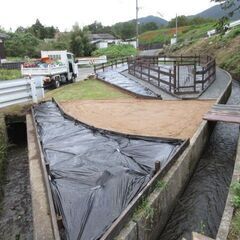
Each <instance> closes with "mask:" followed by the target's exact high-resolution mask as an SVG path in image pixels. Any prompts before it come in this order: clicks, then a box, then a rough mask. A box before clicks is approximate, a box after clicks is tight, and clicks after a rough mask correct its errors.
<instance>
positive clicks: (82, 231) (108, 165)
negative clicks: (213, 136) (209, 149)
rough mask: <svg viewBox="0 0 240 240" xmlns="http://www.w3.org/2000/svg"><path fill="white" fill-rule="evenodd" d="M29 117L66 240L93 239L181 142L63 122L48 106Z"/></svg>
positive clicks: (108, 224) (57, 113)
mask: <svg viewBox="0 0 240 240" xmlns="http://www.w3.org/2000/svg"><path fill="white" fill-rule="evenodd" d="M33 112H34V117H35V121H36V124H37V131H38V134H39V137H40V140H41V145H42V151H43V154H44V158H45V161H46V162H47V163H49V166H50V171H49V179H50V180H49V181H50V186H51V190H52V194H53V199H54V204H55V208H56V211H57V213H58V214H59V215H61V216H62V218H63V225H64V229H65V230H64V235H65V236H64V237H63V238H66V239H71V240H76V239H84V240H89V239H99V238H100V237H101V236H102V235H103V234H104V232H105V231H106V230H107V229H108V228H109V227H110V226H111V224H112V223H113V222H114V220H116V219H117V218H118V217H119V215H120V214H121V213H122V211H123V210H124V209H125V208H126V207H127V206H128V204H129V203H130V202H131V201H132V199H133V198H134V197H135V196H136V195H137V194H138V193H139V192H140V191H141V190H142V189H143V188H144V186H145V185H146V184H147V183H148V181H149V180H150V179H151V178H152V176H153V172H154V165H155V162H156V161H160V162H161V166H162V167H163V168H164V166H165V165H166V164H167V163H168V161H170V160H171V158H172V156H173V154H174V153H175V152H176V151H177V150H178V149H179V147H180V145H181V143H182V141H180V140H169V141H168V140H162V139H158V138H144V137H135V136H127V135H121V134H115V133H112V132H107V131H103V130H101V129H96V128H92V127H89V126H86V125H84V124H82V123H80V122H76V121H73V120H69V119H68V118H66V117H65V116H64V115H62V112H61V111H60V110H59V108H58V106H57V105H56V104H55V103H53V102H45V103H42V104H39V105H38V106H35V107H34V111H33Z"/></svg>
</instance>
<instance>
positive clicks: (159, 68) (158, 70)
mask: <svg viewBox="0 0 240 240" xmlns="http://www.w3.org/2000/svg"><path fill="white" fill-rule="evenodd" d="M160 77H161V75H160V67H158V87H160Z"/></svg>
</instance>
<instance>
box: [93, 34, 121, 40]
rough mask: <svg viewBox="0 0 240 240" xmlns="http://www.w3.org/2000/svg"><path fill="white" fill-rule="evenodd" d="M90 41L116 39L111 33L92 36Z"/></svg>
mask: <svg viewBox="0 0 240 240" xmlns="http://www.w3.org/2000/svg"><path fill="white" fill-rule="evenodd" d="M89 39H90V40H91V41H94V40H114V39H116V38H115V37H114V36H113V35H112V34H109V33H98V34H90V35H89Z"/></svg>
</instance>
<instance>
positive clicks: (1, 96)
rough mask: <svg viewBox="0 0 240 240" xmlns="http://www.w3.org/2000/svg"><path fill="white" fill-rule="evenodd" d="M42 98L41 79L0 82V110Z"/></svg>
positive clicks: (35, 101)
mask: <svg viewBox="0 0 240 240" xmlns="http://www.w3.org/2000/svg"><path fill="white" fill-rule="evenodd" d="M43 97H44V89H43V79H42V77H34V78H32V79H17V80H8V81H0V108H3V107H7V106H10V105H14V104H18V103H23V102H28V101H33V102H34V103H37V102H38V100H40V99H42V98H43Z"/></svg>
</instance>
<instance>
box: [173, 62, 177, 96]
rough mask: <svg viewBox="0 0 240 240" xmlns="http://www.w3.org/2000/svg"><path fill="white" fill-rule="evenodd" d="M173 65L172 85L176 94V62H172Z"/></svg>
mask: <svg viewBox="0 0 240 240" xmlns="http://www.w3.org/2000/svg"><path fill="white" fill-rule="evenodd" d="M173 64H174V67H173V71H174V83H173V85H174V89H173V90H174V93H176V92H177V83H176V82H177V66H176V64H177V63H176V61H174V62H173Z"/></svg>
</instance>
